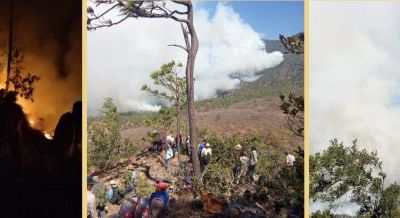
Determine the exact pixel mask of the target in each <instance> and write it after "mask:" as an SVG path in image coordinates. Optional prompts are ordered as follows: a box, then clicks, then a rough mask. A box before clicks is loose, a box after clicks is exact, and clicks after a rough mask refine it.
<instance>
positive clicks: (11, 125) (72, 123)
mask: <svg viewBox="0 0 400 218" xmlns="http://www.w3.org/2000/svg"><path fill="white" fill-rule="evenodd" d="M17 98H18V93H17V92H14V91H5V90H4V89H0V120H1V122H0V155H1V158H0V162H1V164H0V165H1V172H2V176H3V177H2V181H0V182H7V181H13V183H12V184H15V185H17V184H18V186H19V187H21V186H22V187H26V189H27V190H25V192H24V193H23V195H24V196H26V197H25V199H27V200H26V201H25V200H24V198H22V199H21V198H19V197H18V201H19V203H20V204H21V205H23V206H22V207H25V208H26V205H29V206H30V207H32V210H25V211H30V212H33V211H34V212H36V213H40V212H38V211H41V212H43V213H44V214H47V213H52V212H51V211H50V210H49V208H54V210H57V211H65V213H67V214H70V215H71V216H74V214H75V215H76V214H81V202H80V201H76V200H75V201H73V202H71V201H70V199H80V197H79V196H80V195H79V193H77V192H75V191H73V190H77V189H79V187H81V172H82V169H81V167H82V162H81V160H82V159H81V145H82V136H81V134H82V103H81V102H80V101H78V102H75V103H74V105H73V108H72V111H71V112H67V113H65V114H63V115H62V116H61V118H60V119H59V122H58V123H57V126H56V128H55V132H54V136H53V139H48V138H46V136H45V134H44V133H43V132H42V131H43V130H39V129H35V128H34V127H32V125H31V124H30V123H29V121H28V118H27V116H26V114H25V113H24V110H23V108H22V106H21V105H19V104H18V102H17ZM43 112H44V111H43ZM42 159H43V160H46V161H49V162H48V163H47V164H46V165H43V163H42ZM28 160H29V161H30V162H29V163H30V164H29V165H28V164H25V163H27V161H28ZM33 172H34V173H33ZM39 174H40V175H41V176H37V175H39ZM35 175H36V176H35ZM38 180H40V181H38ZM50 181H54V182H51V183H56V184H57V185H58V186H48V187H63V189H62V192H60V191H59V189H56V188H54V190H51V188H47V190H46V192H43V191H36V190H40V189H41V188H38V187H34V186H35V185H36V186H40V185H43V184H48V183H50ZM28 187H30V188H28ZM15 189H18V190H19V188H15ZM15 189H14V188H12V187H11V188H10V190H15ZM49 193H53V195H55V193H57V194H58V195H60V194H61V195H63V198H62V201H60V202H58V203H57V204H56V203H55V202H54V205H53V202H47V203H48V204H47V206H46V208H42V207H41V205H43V201H44V200H43V199H46V198H47V197H46V196H45V195H47V194H49ZM5 194H6V195H7V196H8V194H7V193H5ZM13 195H15V196H19V195H18V194H15V192H13ZM10 196H12V195H10ZM39 199H40V200H39ZM10 202H12V200H10ZM56 208H57V209H56ZM30 212H26V213H30Z"/></svg>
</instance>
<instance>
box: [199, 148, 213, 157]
mask: <svg viewBox="0 0 400 218" xmlns="http://www.w3.org/2000/svg"><path fill="white" fill-rule="evenodd" d="M207 154H209V155H212V150H211V148H203V150H201V156H202V157H204V156H206V155H207Z"/></svg>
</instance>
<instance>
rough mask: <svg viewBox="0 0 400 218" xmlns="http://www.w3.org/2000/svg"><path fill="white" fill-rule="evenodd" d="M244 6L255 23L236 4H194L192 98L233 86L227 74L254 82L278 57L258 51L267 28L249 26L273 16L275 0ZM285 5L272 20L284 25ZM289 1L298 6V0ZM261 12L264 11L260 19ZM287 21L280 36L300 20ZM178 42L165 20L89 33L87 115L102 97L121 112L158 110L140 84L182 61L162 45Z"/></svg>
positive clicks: (180, 55) (179, 52)
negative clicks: (196, 46)
mask: <svg viewBox="0 0 400 218" xmlns="http://www.w3.org/2000/svg"><path fill="white" fill-rule="evenodd" d="M168 4H171V3H167V6H168ZM246 4H249V5H252V4H256V5H257V8H258V10H257V11H258V13H255V15H254V16H255V17H258V18H259V19H258V20H257V22H254V20H252V19H249V18H250V17H251V16H250V12H251V11H249V10H244V11H243V10H242V11H241V12H238V11H237V10H236V8H235V7H234V6H232V5H236V3H235V4H232V3H217V4H216V3H201V4H200V5H196V7H195V13H194V14H195V26H196V30H197V33H198V37H199V41H200V48H199V51H198V55H197V59H196V68H195V79H196V84H195V95H196V96H195V97H196V98H197V99H202V98H209V97H213V96H214V95H215V92H216V91H217V90H229V89H232V88H234V87H235V86H236V85H237V84H239V80H238V79H233V78H230V77H229V75H230V74H232V73H240V74H242V76H243V79H245V80H249V81H250V80H254V79H256V77H255V75H254V74H255V73H256V72H257V71H260V70H262V69H265V68H268V67H273V66H276V65H277V64H279V63H280V62H281V61H282V60H283V56H282V54H281V53H279V52H274V53H266V52H265V51H263V50H262V49H263V47H264V44H263V41H262V39H263V38H264V36H265V35H266V29H267V28H263V29H262V30H261V29H260V30H259V31H260V32H258V30H256V29H255V28H254V27H253V26H260V24H261V23H263V21H265V23H267V21H268V22H271V20H272V19H274V17H273V16H271V14H273V13H272V12H274V13H277V11H278V8H277V7H276V3H271V2H263V3H257V2H249V3H246ZM289 4H290V3H288V2H285V3H282V5H283V8H282V9H281V12H280V16H276V18H275V19H276V21H277V22H280V23H284V22H282V21H281V20H282V19H284V18H283V17H282V15H284V14H285V13H286V12H293V9H290V8H289V7H288V6H287V5H289ZM292 4H295V5H297V7H299V8H300V9H301V10H302V5H301V4H298V2H294V3H292ZM270 5H274V7H270ZM285 5H286V6H285ZM251 7H254V6H251ZM95 10H96V8H95ZM263 10H264V11H265V14H269V15H265V17H260V11H263ZM269 12H270V13H269ZM293 14H296V13H294V12H293ZM243 17H245V19H244V18H243ZM287 19H288V20H293V22H292V23H294V24H290V25H282V32H283V33H284V34H286V33H288V28H289V29H290V27H292V26H296V25H295V23H296V22H295V21H294V20H298V19H303V18H302V17H300V16H298V17H296V16H295V15H293V16H289V17H288V18H287ZM278 20H279V21H278ZM302 25H303V24H302V22H300V24H299V25H298V27H296V28H293V33H297V32H298V30H299V29H300V30H301V29H302ZM271 31H272V33H273V34H275V33H276V32H279V31H278V30H277V27H276V26H275V27H272V26H271ZM183 43H184V39H183V36H182V32H181V29H180V26H179V24H178V23H177V22H175V21H172V20H167V19H130V20H127V21H125V22H124V23H122V24H120V25H117V26H114V27H111V28H107V29H99V30H96V31H93V32H89V33H88V103H89V104H88V107H89V114H94V113H96V112H97V111H98V109H99V107H100V105H101V104H102V101H103V98H104V97H113V98H114V99H115V101H116V103H117V105H118V106H119V109H120V110H121V111H129V110H157V109H158V108H159V107H158V106H157V105H155V104H154V102H155V101H154V99H152V98H150V97H149V96H147V95H146V94H145V93H143V92H142V91H140V88H141V86H142V85H143V84H144V83H147V84H149V83H151V81H150V79H149V75H150V74H151V72H153V71H155V70H157V69H158V68H159V67H160V66H161V65H162V64H164V63H167V62H169V61H171V60H176V61H180V62H182V63H184V62H185V59H186V55H185V53H184V52H183V51H182V50H181V49H178V48H174V47H167V45H168V44H183ZM183 73H184V72H182V74H183Z"/></svg>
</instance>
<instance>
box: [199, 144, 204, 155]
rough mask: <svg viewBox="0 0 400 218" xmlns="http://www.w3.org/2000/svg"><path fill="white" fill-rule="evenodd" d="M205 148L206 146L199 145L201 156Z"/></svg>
mask: <svg viewBox="0 0 400 218" xmlns="http://www.w3.org/2000/svg"><path fill="white" fill-rule="evenodd" d="M204 147H205V145H204V144H200V145H199V152H200V154H201V151H203V148H204Z"/></svg>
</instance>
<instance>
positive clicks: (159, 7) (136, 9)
mask: <svg viewBox="0 0 400 218" xmlns="http://www.w3.org/2000/svg"><path fill="white" fill-rule="evenodd" d="M172 3H175V4H177V5H180V6H184V7H185V8H186V10H185V11H181V10H169V9H168V8H166V7H165V5H166V2H165V1H127V0H120V1H109V0H97V1H94V4H96V5H97V6H98V5H109V8H108V9H107V10H105V11H103V12H102V13H100V14H98V15H97V14H96V13H95V11H94V10H93V9H92V8H91V7H88V8H87V12H88V15H89V16H88V20H87V28H88V30H96V29H97V28H102V27H111V26H113V25H117V24H119V23H121V22H123V21H124V20H126V19H128V18H138V17H143V18H170V19H173V20H175V21H177V22H179V23H181V27H182V31H183V36H184V38H185V44H186V46H182V45H170V46H176V47H179V48H182V49H183V50H185V51H186V52H187V61H186V91H187V101H188V119H189V136H190V142H189V143H190V146H191V147H193V152H192V161H193V166H194V167H193V168H194V174H195V176H196V177H197V178H200V176H201V171H200V161H199V157H198V152H197V147H196V146H195V143H196V119H195V108H194V78H193V73H194V66H195V60H196V55H197V50H198V48H199V41H198V38H197V34H196V31H195V28H194V24H193V5H192V2H191V1H172ZM114 10H119V11H120V13H121V15H122V18H120V19H118V20H115V21H113V20H111V19H105V17H106V16H107V14H109V13H110V12H111V11H114ZM182 16H186V18H182Z"/></svg>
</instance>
